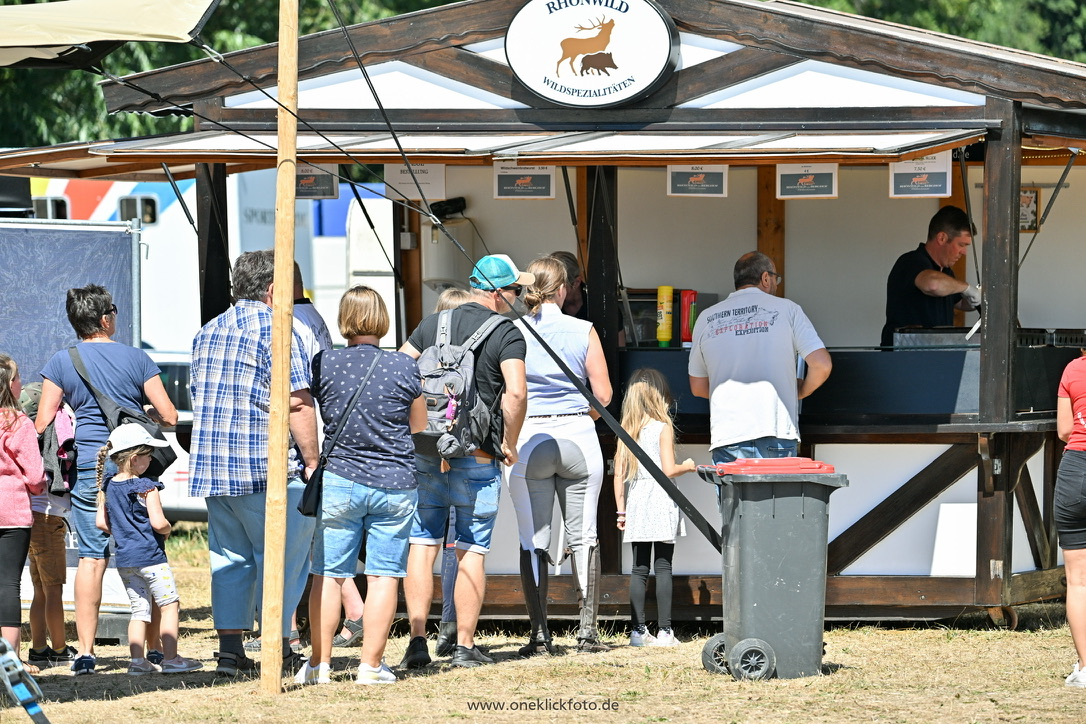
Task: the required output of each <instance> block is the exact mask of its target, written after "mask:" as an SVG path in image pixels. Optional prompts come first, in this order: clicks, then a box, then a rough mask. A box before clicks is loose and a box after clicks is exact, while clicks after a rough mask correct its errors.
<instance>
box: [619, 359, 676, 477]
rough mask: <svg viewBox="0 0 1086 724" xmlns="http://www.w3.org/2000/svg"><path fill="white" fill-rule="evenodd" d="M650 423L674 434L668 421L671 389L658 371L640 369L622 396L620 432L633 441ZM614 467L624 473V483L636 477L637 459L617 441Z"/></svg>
mask: <svg viewBox="0 0 1086 724" xmlns="http://www.w3.org/2000/svg"><path fill="white" fill-rule="evenodd" d="M653 420H659V421H660V422H662V423H664V424H665V425H667V426H668V427H669V428H671V431H672V432H674V431H675V423H674V421H673V420H672V419H671V388H670V387H669V386H668V384H667V379H666V378H665V377H664V376H663V375H662V374H660V372H659V371H658V370H654V369H652V368H651V367H642V368H640V369H638V370H635V371H634V373H633V374H632V375H630V381H629V382H628V383H627V384H626V395H625V397H623V398H622V429H623V430H625V431H626V432H628V433H630V437H632V438H633V439H634V440H637V437H638V436H639V435H640V434H641V431H642V430H644V429H645V425H648V424H649V423H650V422H652V421H653ZM615 466H616V467H618V468H621V469H622V470H624V471H625V478H626V480H632V479H633V477H634V476H635V475H637V458H635V457H634V456H633V453H631V452H630V449H629V448H627V447H626V445H625V444H623V442H622V441H621V440H619V442H618V447H617V448H616V450H615Z"/></svg>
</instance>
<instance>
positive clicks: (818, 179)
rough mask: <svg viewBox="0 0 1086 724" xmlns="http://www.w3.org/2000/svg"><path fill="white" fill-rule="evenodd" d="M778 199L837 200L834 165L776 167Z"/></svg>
mask: <svg viewBox="0 0 1086 724" xmlns="http://www.w3.org/2000/svg"><path fill="white" fill-rule="evenodd" d="M777 198H778V199H835V198H837V164H836V163H782V164H778V165H777Z"/></svg>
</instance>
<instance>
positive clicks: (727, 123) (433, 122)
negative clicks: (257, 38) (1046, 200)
mask: <svg viewBox="0 0 1086 724" xmlns="http://www.w3.org/2000/svg"><path fill="white" fill-rule="evenodd" d="M386 112H387V114H388V119H389V121H390V122H391V123H392V125H393V126H394V127H395V128H396V130H397V131H399V132H401V133H499V132H509V133H517V132H532V131H599V130H611V131H667V132H677V133H678V132H689V133H696V132H715V133H727V132H731V133H742V134H751V133H757V132H763V131H765V132H773V131H796V130H800V129H802V130H808V131H895V130H896V131H915V130H930V129H939V130H955V129H987V128H991V127H994V126H997V125H998V123H999V121H998V120H994V121H993V120H990V119H988V118H987V117H986V115H985V110H984V108H983V107H975V106H941V107H918V108H917V107H900V108H867V107H861V108H708V109H702V108H625V109H620V110H616V109H598V110H583V109H576V108H479V109H449V108H418V109H414V108H407V109H404V108H389V109H387V110H386ZM300 115H301V117H302V119H303V120H304V121H305V123H304V124H302V127H303V128H304V127H305V124H309V125H312V126H313V127H314V128H316V129H319V130H321V131H324V132H336V133H387V132H388V126H387V124H386V123H385V120H384V117H383V116H382V115H381V112H380V111H378V110H371V109H366V108H358V109H348V108H341V109H332V108H327V109H312V108H310V109H305V108H303V109H302V110H301V112H300ZM219 122H221V123H222V124H224V125H227V126H229V127H230V128H232V129H236V130H238V131H243V132H246V133H254V132H259V131H264V132H267V133H272V132H274V131H275V111H274V109H267V108H224V109H223V110H222V113H221V114H220V116H219ZM204 130H215V127H214V126H209V127H207V128H206V129H204ZM219 130H221V129H219Z"/></svg>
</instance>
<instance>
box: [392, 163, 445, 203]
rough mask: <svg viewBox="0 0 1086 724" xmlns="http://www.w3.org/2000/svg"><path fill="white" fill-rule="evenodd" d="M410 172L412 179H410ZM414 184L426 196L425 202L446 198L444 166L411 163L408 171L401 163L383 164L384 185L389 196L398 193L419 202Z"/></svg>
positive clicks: (439, 164) (417, 191) (440, 164)
mask: <svg viewBox="0 0 1086 724" xmlns="http://www.w3.org/2000/svg"><path fill="white" fill-rule="evenodd" d="M412 172H413V173H414V178H412ZM416 182H417V183H418V186H419V187H421V188H422V192H423V193H424V194H426V200H427V201H436V200H437V199H444V198H446V196H445V164H443V163H413V164H411V168H410V169H409V168H408V167H407V166H404V165H403V164H402V163H386V164H385V183H386V184H388V186H389V187H390V189H389V191H391V193H390V194H389V195H390V196H398V195H399V194H397V193H396V191H399V192H400V193H401V194H403V195H404V197H406V198H408V199H411V200H412V201H421V199H420V198H419V190H418V188H416V186H415V184H416ZM393 189H394V190H393Z"/></svg>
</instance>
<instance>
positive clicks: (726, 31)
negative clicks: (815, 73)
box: [660, 0, 1086, 108]
mask: <svg viewBox="0 0 1086 724" xmlns="http://www.w3.org/2000/svg"><path fill="white" fill-rule="evenodd" d="M660 5H661V6H662V7H663V8H664V10H665V11H667V12H668V13H669V14H670V15H671V16H672V17H673V18H674V19H675V24H676V26H677V27H678V28H679V29H680V30H682V31H685V32H689V33H695V34H698V35H704V36H708V37H713V38H720V39H723V40H730V41H732V42H735V43H740V44H742V45H745V46H748V47H755V48H763V49H765V50H773V51H777V52H781V53H789V54H791V55H797V56H801V57H803V58H808V59H812V60H822V61H825V62H827V63H832V64H834V65H840V66H845V67H849V68H856V69H859V70H864V71H869V72H874V73H880V74H882V75H888V76H892V77H895V78H905V79H908V80H916V81H921V82H925V83H934V84H937V85H940V86H942V87H944V88H955V89H958V90H964V91H968V92H971V93H980V94H983V95H989V96H998V97H1001V98H1012V99H1015V100H1018V101H1025V102H1031V103H1041V104H1045V103H1049V104H1060V105H1063V106H1065V107H1069V108H1084V107H1086V100H1084V99H1086V73H1084V72H1083V70H1082V69H1081V67H1080V66H1077V64H1076V65H1070V64H1066V63H1063V64H1061V62H1060V61H1058V60H1056V59H1054V58H1046V57H1044V56H1039V55H1031V54H1028V53H1022V52H1020V51H1014V50H1010V49H1005V48H1000V47H998V46H993V45H983V44H980V43H974V42H971V41H967V40H964V39H962V38H957V37H953V36H950V35H940V34H938V33H933V32H930V31H926V30H920V29H917V28H909V27H906V26H902V25H895V24H892V23H885V22H881V21H878V20H872V19H870V18H862V17H859V16H857V15H849V14H846V13H832V12H829V11H826V10H822V9H821V8H813V7H809V6H804V5H800V4H799V3H765V2H758V1H757V0H724V1H721V2H689V1H688V0H661V2H660Z"/></svg>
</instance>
